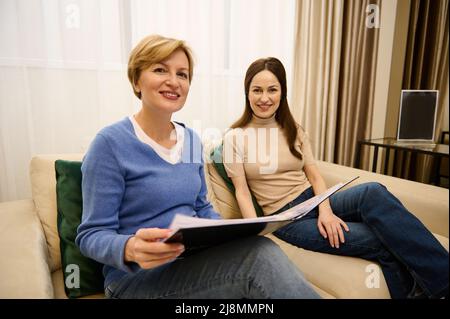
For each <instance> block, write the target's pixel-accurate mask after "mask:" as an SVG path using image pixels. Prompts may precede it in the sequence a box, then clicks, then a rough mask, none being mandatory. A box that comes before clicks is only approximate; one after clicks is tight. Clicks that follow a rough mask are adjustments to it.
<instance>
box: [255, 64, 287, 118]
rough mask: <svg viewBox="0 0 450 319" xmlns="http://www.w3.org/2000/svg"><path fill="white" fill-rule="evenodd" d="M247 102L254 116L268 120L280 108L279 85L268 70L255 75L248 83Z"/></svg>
mask: <svg viewBox="0 0 450 319" xmlns="http://www.w3.org/2000/svg"><path fill="white" fill-rule="evenodd" d="M248 100H249V102H250V107H251V109H252V111H253V114H254V115H255V116H257V117H259V118H270V117H271V116H272V115H273V114H275V112H276V111H277V110H278V107H279V106H280V100H281V85H280V82H279V81H278V79H277V77H276V76H275V75H274V74H273V73H272V72H270V71H268V70H263V71H261V72H259V73H257V74H256V75H255V76H254V77H253V79H252V81H251V82H250V88H249V92H248Z"/></svg>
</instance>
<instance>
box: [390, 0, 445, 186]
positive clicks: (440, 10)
mask: <svg viewBox="0 0 450 319" xmlns="http://www.w3.org/2000/svg"><path fill="white" fill-rule="evenodd" d="M448 27H449V25H448V0H439V1H436V0H412V1H411V11H410V22H409V30H408V42H407V50H406V57H405V71H404V74H403V84H402V88H403V89H423V90H439V101H438V109H437V120H436V129H435V141H436V142H438V141H439V138H440V136H441V131H442V129H441V125H442V122H443V117H444V114H445V105H444V103H445V100H446V98H445V94H448V85H449V83H448V67H449V65H448V59H449V55H448V45H449V43H448ZM447 101H448V99H447ZM400 160H402V158H400ZM406 163H409V159H406ZM433 164H434V163H433V162H432V160H431V158H430V157H428V156H426V155H422V156H420V157H419V158H418V159H417V162H416V166H415V167H406V169H403V170H402V171H401V172H400V171H399V172H395V174H396V175H397V176H400V177H402V178H409V179H414V180H417V181H421V182H426V183H428V182H429V181H430V177H431V174H430V173H431V172H432V170H433Z"/></svg>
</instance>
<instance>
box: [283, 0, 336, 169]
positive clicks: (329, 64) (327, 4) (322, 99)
mask: <svg viewBox="0 0 450 319" xmlns="http://www.w3.org/2000/svg"><path fill="white" fill-rule="evenodd" d="M343 8H344V1H343V0H337V1H326V0H325V1H317V0H300V1H298V2H297V27H296V28H297V30H296V43H295V55H294V76H293V81H294V82H293V83H294V85H293V95H292V98H293V101H292V103H291V109H292V113H293V115H294V118H295V119H296V120H297V121H298V122H299V123H300V125H302V126H303V127H304V128H305V130H306V131H307V132H308V134H309V137H310V140H311V144H312V147H313V150H314V153H315V154H314V155H315V156H316V158H317V159H321V160H326V161H330V162H331V161H333V157H334V146H335V139H334V137H335V132H336V117H337V107H338V95H339V94H338V90H339V69H340V62H341V59H340V54H341V42H342V41H341V38H342V25H343Z"/></svg>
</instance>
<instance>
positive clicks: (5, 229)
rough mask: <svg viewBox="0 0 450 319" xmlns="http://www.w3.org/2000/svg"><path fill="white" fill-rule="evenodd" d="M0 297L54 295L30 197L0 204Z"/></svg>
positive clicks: (51, 296)
mask: <svg viewBox="0 0 450 319" xmlns="http://www.w3.org/2000/svg"><path fill="white" fill-rule="evenodd" d="M0 250H1V255H2V257H1V258H0V282H1V285H0V298H53V285H52V280H51V275H50V269H49V266H48V263H47V261H48V250H47V243H46V240H45V236H44V232H43V229H42V225H41V223H40V221H39V219H38V217H37V215H36V212H35V207H34V203H33V201H32V200H31V199H26V200H18V201H10V202H3V203H0Z"/></svg>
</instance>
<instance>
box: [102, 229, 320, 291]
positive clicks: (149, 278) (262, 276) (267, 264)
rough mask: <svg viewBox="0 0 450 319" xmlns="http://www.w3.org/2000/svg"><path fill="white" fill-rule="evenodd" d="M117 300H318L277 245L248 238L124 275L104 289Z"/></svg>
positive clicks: (260, 239) (264, 238) (255, 237)
mask: <svg viewBox="0 0 450 319" xmlns="http://www.w3.org/2000/svg"><path fill="white" fill-rule="evenodd" d="M105 294H106V297H107V298H113V299H122V298H123V299H128V298H133V299H134V298H136V299H160V298H164V299H165V298H169V299H178V298H198V299H210V298H213V299H216V298H217V299H230V298H231V299H236V298H246V299H284V298H302V299H303V298H305V299H317V298H320V296H319V295H318V294H317V293H316V292H315V291H314V290H313V289H312V288H311V286H310V285H309V283H308V282H307V281H306V280H305V279H304V277H303V274H302V273H301V272H300V271H299V270H298V268H297V267H296V266H295V265H294V264H293V263H292V262H291V261H290V260H289V258H288V257H287V256H286V255H285V254H284V253H283V251H282V250H281V248H280V247H278V245H276V244H275V243H274V242H273V241H271V240H270V239H268V238H266V237H262V236H253V237H248V238H245V239H242V240H236V241H233V242H229V243H227V244H224V245H220V246H215V247H212V248H209V249H205V250H202V251H200V252H198V253H195V254H192V255H189V256H187V257H185V258H181V259H177V260H175V261H174V262H171V263H167V264H164V265H162V266H159V267H156V268H153V269H146V270H140V271H138V272H136V273H130V274H128V275H125V276H124V277H122V278H121V279H120V280H118V281H116V282H113V283H111V284H110V285H109V286H108V287H106V289H105Z"/></svg>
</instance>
